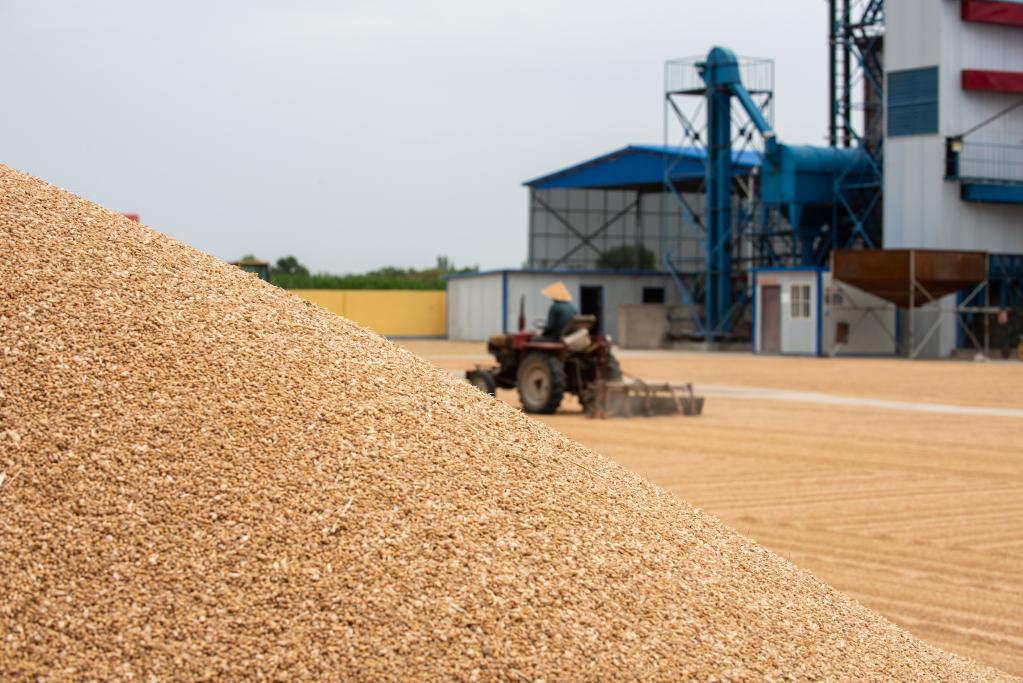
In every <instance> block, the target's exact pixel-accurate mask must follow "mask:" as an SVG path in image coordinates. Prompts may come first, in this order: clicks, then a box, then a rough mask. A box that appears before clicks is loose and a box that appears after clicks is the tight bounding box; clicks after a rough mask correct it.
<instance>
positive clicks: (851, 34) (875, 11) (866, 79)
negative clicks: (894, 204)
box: [829, 0, 884, 249]
mask: <svg viewBox="0 0 1023 683" xmlns="http://www.w3.org/2000/svg"><path fill="white" fill-rule="evenodd" d="M829 8H830V12H829V13H830V15H831V16H830V17H829V27H830V49H831V59H830V64H831V79H830V84H831V93H830V109H831V123H830V130H831V135H830V142H831V145H832V146H837V145H839V144H840V143H841V145H842V146H843V147H851V146H853V145H856V146H858V147H859V148H861V149H862V150H863V151H865V152H866V153H867V157H868V159H869V162H870V163H869V171H868V173H867V174H866V175H864V174H863V173H862V170H861V169H857V168H855V167H854V166H849V167H848V168H846V169H845V170H844V171H843V172H842V173H840V174H839V176H838V178H836V179H835V198H836V200H837V201H836V203H835V212H834V217H833V230H832V246H833V247H838V246H842V247H846V248H848V247H853V246H856V245H857V243H860V244H862V245H863V246H865V247H867V248H871V249H873V248H880V247H881V246H882V245H883V233H882V220H883V216H882V215H881V202H882V199H883V195H884V174H883V169H884V160H883V154H884V130H883V128H882V125H883V118H884V117H883V112H884V63H883V47H884V0H840V1H839V0H831V2H829ZM839 57H841V58H839ZM856 93H862V95H857V94H856ZM860 119H862V120H860ZM846 224H848V226H849V228H851V229H850V230H848V231H841V232H843V233H845V235H847V237H845V238H844V239H843V243H839V242H838V240H839V239H840V235H839V232H840V231H839V230H838V227H839V226H841V225H846Z"/></svg>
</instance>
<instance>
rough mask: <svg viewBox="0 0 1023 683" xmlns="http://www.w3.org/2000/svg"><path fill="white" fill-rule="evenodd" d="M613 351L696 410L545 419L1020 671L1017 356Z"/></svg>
mask: <svg viewBox="0 0 1023 683" xmlns="http://www.w3.org/2000/svg"><path fill="white" fill-rule="evenodd" d="M405 345H406V346H407V347H409V348H411V349H413V350H414V351H416V352H417V353H420V354H421V355H422V356H423V357H425V358H428V359H430V360H431V361H432V362H434V363H436V364H438V365H440V366H441V367H444V368H446V369H449V370H450V371H452V372H457V371H458V370H459V369H462V368H464V367H467V366H471V365H472V364H473V363H476V362H481V363H482V362H485V361H486V357H485V355H484V354H481V349H482V345H480V344H469V343H447V342H426V341H414V342H413V341H410V342H406V343H405ZM619 355H620V356H621V359H622V365H623V368H624V369H625V371H626V372H629V373H632V374H634V375H636V376H641V377H644V378H651V379H670V380H673V381H680V380H685V379H692V380H693V381H695V382H697V384H698V388H699V389H700V391H701V392H702V393H706V394H707V395H708V399H707V404H706V407H705V411H704V415H703V416H702V417H701V418H699V419H679V418H656V419H647V420H643V419H634V420H628V421H626V420H607V421H601V420H588V419H586V418H584V417H582V416H581V415H578V414H571V411H572V410H573V406H571V405H568V406H566V409H565V412H563V413H562V414H559V415H555V416H553V417H550V418H546V419H545V422H547V423H548V424H550V425H551V426H553V427H555V428H556V429H558V430H559V431H561V432H562V433H564V434H565V435H567V436H568V437H569V438H572V439H575V440H577V441H579V442H581V443H583V444H585V445H587V446H589V447H591V448H593V449H594V450H596V451H597V452H599V453H602V454H604V455H607V456H609V457H611V458H613V459H614V460H616V461H617V462H619V463H621V464H622V465H624V466H625V467H627V468H629V469H631V470H633V471H635V472H638V473H639V474H640V475H642V476H643V477H645V478H647V479H649V480H650V481H652V482H654V483H656V484H658V485H660V486H663V487H664V488H666V489H668V490H670V491H672V492H673V493H675V494H677V495H678V496H680V497H681V498H683V499H685V500H687V501H688V502H690V503H692V504H693V505H695V506H698V507H700V508H702V509H704V510H706V511H708V512H710V513H712V514H714V515H715V516H717V517H719V518H721V519H722V520H723V521H725V523H727V524H728V525H730V526H731V527H733V528H735V529H738V530H739V531H740V532H741V533H743V534H745V535H747V536H749V537H751V538H753V539H755V540H756V541H758V542H760V543H762V544H764V545H766V546H767V547H768V548H770V549H772V550H774V551H775V552H777V553H779V554H781V555H782V556H783V557H785V558H787V559H789V560H791V561H793V562H794V563H796V564H797V565H799V566H801V567H804V568H807V569H809V570H811V571H813V572H814V573H815V574H816V575H817V576H819V577H821V578H822V579H824V580H825V581H827V582H828V583H830V584H831V585H833V586H835V587H837V588H839V589H840V590H842V591H843V592H845V593H846V594H848V595H851V596H853V597H854V598H856V599H857V600H859V601H861V602H862V603H864V604H865V605H868V606H869V607H872V608H874V609H876V610H878V611H879V612H881V613H882V614H884V615H885V616H886V617H888V618H889V619H891V620H892V621H894V622H895V623H897V624H900V625H902V626H904V627H905V628H907V629H909V630H910V631H911V632H913V633H914V634H916V635H918V636H920V637H922V638H924V639H925V640H928V641H930V642H933V643H935V644H937V645H940V646H941V647H943V648H946V649H948V650H950V651H953V652H957V653H960V654H964V655H967V656H969V657H972V658H975V659H977V660H979V661H982V662H985V663H988V664H991V665H993V666H997V667H999V668H1001V669H1004V670H1006V671H1011V672H1014V673H1016V674H1023V364H1021V363H1018V362H1017V363H971V362H906V361H901V360H887V359H885V360H880V359H878V360H868V359H804V358H771V357H764V356H749V355H744V354H743V355H740V354H735V355H731V354H702V353H680V352H674V353H672V352H627V351H626V352H620V353H619ZM797 392H798V393H797ZM836 397H837V398H836ZM502 398H504V399H505V400H507V401H509V402H512V403H513V402H514V401H515V395H514V393H513V392H502ZM922 403H925V404H931V405H921V404H922ZM934 404H937V405H934Z"/></svg>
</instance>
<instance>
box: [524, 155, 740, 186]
mask: <svg viewBox="0 0 1023 683" xmlns="http://www.w3.org/2000/svg"><path fill="white" fill-rule="evenodd" d="M706 159H707V151H706V150H705V149H700V148H696V147H665V146H663V145H629V146H628V147H623V148H621V149H619V150H615V151H614V152H610V153H608V154H604V155H602V156H599V157H596V158H595V159H590V160H589V161H584V162H582V163H579V164H575V165H574V166H569V167H568V168H563V169H561V170H560V171H555V172H554V173H550V174H548V175H545V176H541V177H539V178H534V179H533V180H527V181H526V182H524V183H523V185H526V186H527V187H531V188H533V189H536V190H549V189H554V188H575V189H605V190H611V189H618V190H643V189H647V190H649V189H656V188H658V187H660V186H661V185H663V183H664V172H665V168H666V167H668V168H670V169H671V179H672V182H673V183H676V184H686V183H694V182H699V181H700V180H702V179H703V176H704V173H705V163H706ZM732 163H733V164H734V168H735V175H749V174H750V172H751V171H752V170H753V169H754V168H755V167H757V166H759V165H760V154H759V153H757V152H753V151H743V152H737V151H733V152H732Z"/></svg>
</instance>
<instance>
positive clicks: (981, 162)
mask: <svg viewBox="0 0 1023 683" xmlns="http://www.w3.org/2000/svg"><path fill="white" fill-rule="evenodd" d="M947 166H948V168H947V171H946V172H947V175H948V176H949V178H955V179H958V180H986V181H993V182H1000V183H1023V144H1006V143H996V142H973V141H969V140H961V139H956V138H949V142H948V148H947Z"/></svg>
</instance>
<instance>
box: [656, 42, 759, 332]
mask: <svg viewBox="0 0 1023 683" xmlns="http://www.w3.org/2000/svg"><path fill="white" fill-rule="evenodd" d="M740 74H741V77H740ZM744 82H745V83H747V84H749V88H748V90H746V89H743V91H744V96H745V97H746V100H747V101H746V102H742V103H739V102H737V101H736V92H735V86H736V85H739V86H740V87H741V84H742V83H744ZM664 92H665V95H664V143H665V145H666V146H670V145H676V146H679V147H684V148H691V149H696V150H699V151H700V152H701V153H702V154H703V155H704V159H705V164H706V173H705V174H704V179H703V181H702V182H701V183H700V187H698V188H695V189H692V188H691V189H690V190H689V194H688V195H686V194H685V193H683V192H681V191H680V190H679V189H678V188H677V187H676V186H675V184H674V183H673V181H672V180H671V179H672V178H673V177H674V173H673V171H674V168H673V166H672V162H671V161H670V160H666V164H665V171H664V178H665V180H664V187H665V189H664V195H663V196H665V197H666V198H671V201H673V202H674V203H675V204H676V205H677V209H678V210H679V211H681V212H685V213H686V214H687V215H691V216H692V221H691V224H692V225H693V226H694V227H693V230H694V232H696V233H697V234H694V235H692V237H693V239H699V240H700V241H701V242H702V245H703V247H702V249H703V258H702V260H701V262H700V263H699V264H696V263H693V262H689V261H686V260H682V259H673V258H671V257H670V256H669V257H667V258H665V260H664V265H665V267H666V268H667V269H668V270H669V271H670V272H671V273H672V275H673V276H674V279H675V282H676V284H677V286H678V287H679V289H680V290H681V294H682V300H683V301H686V302H694V303H702V304H703V313H702V315H701V316H700V319H699V320H698V321H697V322H698V327H699V329H700V336H701V337H702V338H703V339H705V340H707V341H715V340H719V339H722V338H728V337H729V336H731V335H732V333H733V324H734V322H735V320H736V318H737V317H738V314H739V313H740V312H741V310H742V309H743V307H745V305H746V304H747V303H748V300H747V298H746V293H747V292H746V287H745V275H746V272H747V271H748V270H749V268H751V267H754V266H760V265H774V264H775V263H776V262H777V255H776V253H775V247H774V242H775V238H776V237H777V235H773V234H769V232H768V228H767V227H766V226H767V221H766V220H765V216H766V213H765V212H764V211H763V210H762V207H761V206H760V204H759V199H758V193H757V189H756V183H757V176H756V175H755V174H754V175H751V176H749V177H741V176H736V175H735V174H734V169H733V159H734V158H735V157H736V155H743V154H750V153H759V152H761V151H762V149H763V142H764V141H763V139H762V137H761V136H760V134H759V132H758V129H759V128H761V127H762V126H765V125H769V124H768V123H767V122H768V121H770V119H771V118H773V103H774V63H773V62H771V61H770V60H758V59H749V58H737V57H736V56H735V55H734V54H732V53H731V52H729V51H728V50H723V49H721V48H715V49H714V50H712V51H711V52H710V54H708V55H707V56H705V57H692V58H687V59H679V60H672V61H669V62H667V63H666V64H665V88H664ZM749 107H752V108H753V110H754V117H751V116H750V114H749V112H750V108H749ZM754 118H755V119H757V120H756V121H754ZM694 192H695V194H698V195H702V197H703V199H702V200H701V201H702V202H703V206H698V205H694V203H693V201H694V200H693V199H692V197H693V196H694V194H693V193H694Z"/></svg>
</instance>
